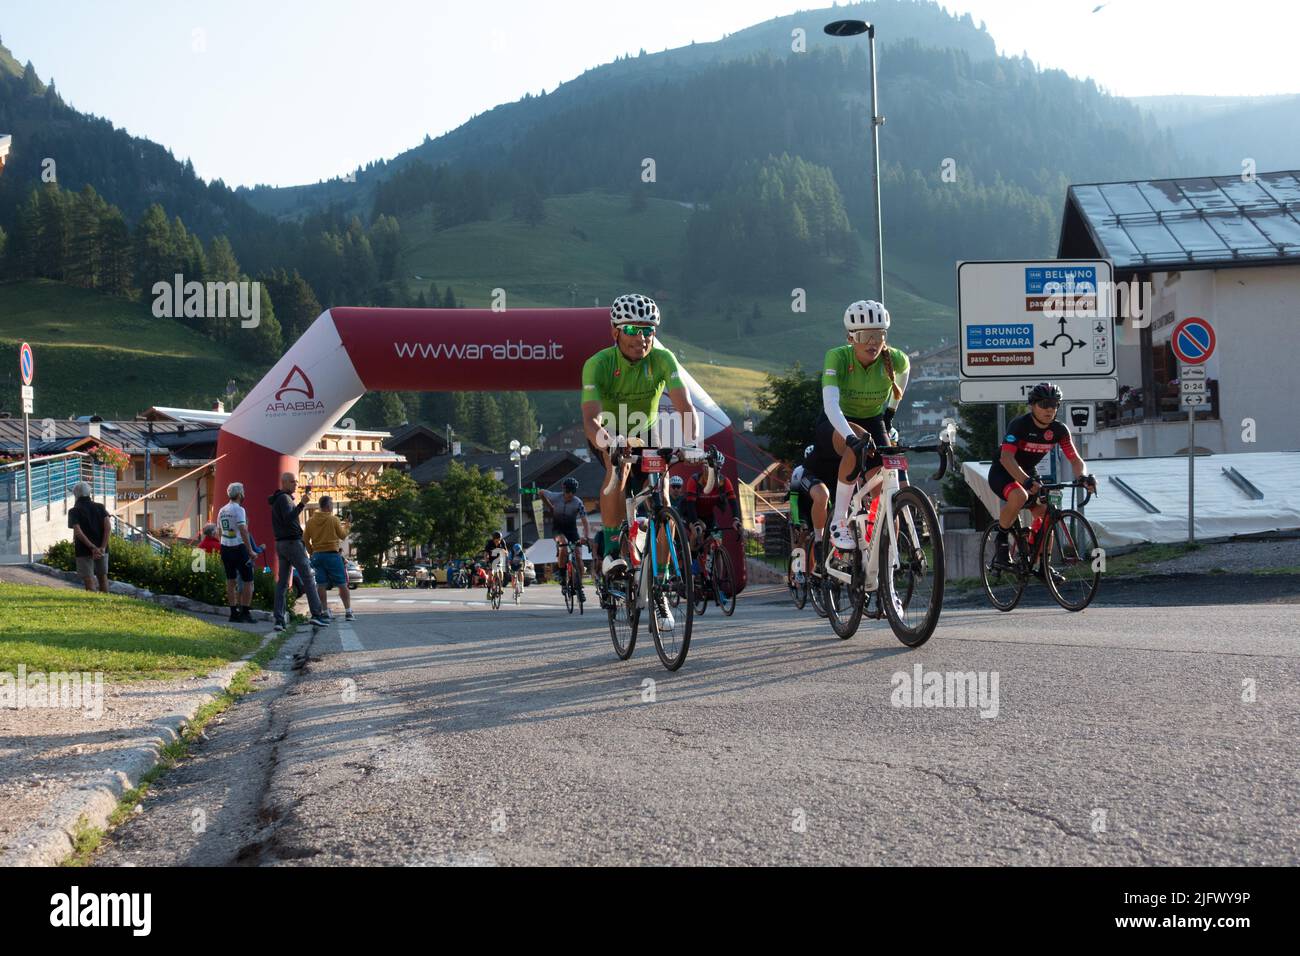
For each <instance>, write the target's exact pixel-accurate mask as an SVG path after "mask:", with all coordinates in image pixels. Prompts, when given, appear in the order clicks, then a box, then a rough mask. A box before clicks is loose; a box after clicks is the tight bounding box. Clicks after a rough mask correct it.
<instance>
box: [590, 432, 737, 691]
mask: <svg viewBox="0 0 1300 956" xmlns="http://www.w3.org/2000/svg"><path fill="white" fill-rule="evenodd" d="M633 441H635V439H634V440H633ZM610 459H611V461H612V462H613V465H614V468H615V477H614V479H612V481H611V484H610V485H609V487H607V488H606V489H605V492H606V493H609V492H612V491H613V489H614V487H615V486H614V484H613V482H614V481H617V475H618V469H619V468H620V467H621V466H622V465H623V464H624V463H630V464H631V465H632V466H633V467H639V468H640V469H641V471H642V472H643V473H645V475H646V483H645V486H644V487H643V488H642V489H641V490H640V491H639V492H637V493H636V494H635V495H629V496H628V498H627V501H626V515H627V517H626V518H625V519H624V521H623V523H622V525H621V526H620V528H619V551H620V555H621V556H622V558H623V561H624V562H625V563H626V567H625V568H624V569H622V570H620V571H618V572H616V573H614V574H610V575H605V576H603V580H602V581H601V583H600V585H599V588H600V591H599V593H600V595H601V606H602V607H603V608H604V609H605V611H606V613H607V615H608V617H609V636H610V640H611V641H612V642H613V644H614V653H615V654H616V655H618V657H619V659H620V660H627V659H628V658H629V657H631V656H632V651H633V650H634V649H635V648H636V639H637V630H638V628H639V626H640V621H641V612H642V610H644V609H647V608H648V609H650V614H649V615H648V617H649V626H650V634H651V636H652V637H653V638H654V642H655V650H656V651H657V652H658V654H659V660H660V661H661V662H662V663H663V665H664V667H666V668H667V669H668V670H670V671H675V670H677V669H678V668H679V667H681V666H682V664H683V663H685V661H686V653H687V651H688V650H689V649H690V646H691V628H692V626H693V623H694V615H695V606H694V600H693V596H692V584H693V581H692V575H691V546H690V537H689V535H688V534H687V528H686V521H685V519H683V518H682V516H681V515H680V514H679V513H678V512H677V510H676V509H674V508H673V507H671V506H670V505H668V504H666V503H665V502H664V500H663V493H662V486H661V485H660V480H661V476H662V475H663V474H665V473H666V472H667V470H668V468H669V467H670V466H671V465H673V464H676V463H678V462H701V461H709V462H710V463H711V464H712V465H713V467H715V468H717V467H719V464H720V463H719V458H718V453H717V450H716V449H710V450H708V451H704V452H702V451H699V450H696V449H675V448H655V449H651V448H645V447H643V446H641V445H637V444H631V443H629V445H626V446H618V447H616V448H613V449H611V450H610ZM642 505H645V506H646V507H647V509H648V510H649V514H648V515H647V516H646V517H643V518H639V517H637V510H638V509H639V508H640V507H641V506H642ZM674 594H676V596H677V598H678V600H679V607H678V610H679V613H680V614H681V615H682V617H683V618H684V620H683V621H678V620H677V618H676V616H674V614H673V612H672V609H671V604H672V597H673V595H674Z"/></svg>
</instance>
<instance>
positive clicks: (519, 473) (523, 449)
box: [510, 438, 533, 548]
mask: <svg viewBox="0 0 1300 956" xmlns="http://www.w3.org/2000/svg"><path fill="white" fill-rule="evenodd" d="M532 453H533V450H532V449H531V448H529V447H528V446H527V445H521V444H519V440H518V439H517V438H516V439H513V440H512V441H511V442H510V460H511V461H513V462H514V463H515V488H516V489H518V492H519V496H518V498H517V500H516V502H515V503H516V505H517V507H518V510H517V511H516V512H515V533H516V534H518V535H519V538H518V541H519V547H521V548H522V547H523V546H524V459H525V458H527V457H528V456H529V455H531V454H532Z"/></svg>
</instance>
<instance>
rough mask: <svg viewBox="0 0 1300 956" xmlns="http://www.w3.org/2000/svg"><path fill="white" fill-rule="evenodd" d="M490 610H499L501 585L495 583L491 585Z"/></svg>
mask: <svg viewBox="0 0 1300 956" xmlns="http://www.w3.org/2000/svg"><path fill="white" fill-rule="evenodd" d="M492 610H494V611H499V610H501V585H499V584H496V583H495V582H494V583H493V585H492Z"/></svg>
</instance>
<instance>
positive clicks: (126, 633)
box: [0, 583, 261, 681]
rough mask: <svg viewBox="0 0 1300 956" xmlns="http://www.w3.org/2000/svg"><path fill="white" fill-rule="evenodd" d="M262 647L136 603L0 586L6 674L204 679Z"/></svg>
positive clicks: (0, 642) (0, 655) (235, 633)
mask: <svg viewBox="0 0 1300 956" xmlns="http://www.w3.org/2000/svg"><path fill="white" fill-rule="evenodd" d="M260 640H261V636H260V635H257V634H248V633H245V632H244V631H240V630H236V629H234V628H227V627H218V626H217V625H215V624H209V623H207V622H206V621H200V620H198V619H196V618H193V617H190V616H189V615H186V614H181V613H179V612H177V611H172V610H170V609H168V608H163V607H158V606H157V605H155V604H150V603H149V602H147V601H139V600H136V599H135V598H128V597H122V596H119V595H116V594H92V593H90V592H87V591H78V590H74V589H72V588H50V587H42V586H39V585H23V584H3V583H0V671H7V672H10V673H12V672H15V671H16V670H17V668H18V665H19V664H24V665H26V667H27V670H28V671H33V672H34V671H45V672H47V673H48V672H53V671H78V672H91V673H95V672H102V673H103V674H104V679H105V680H108V681H124V680H166V679H172V678H177V677H198V676H201V675H203V674H208V673H210V672H211V671H213V670H215V669H216V668H218V667H220V666H222V665H223V664H228V663H230V662H231V661H237V660H239V659H240V658H241V657H243V656H244V655H245V654H247V653H248V652H249V651H251V650H253V649H254V648H255V647H257V645H258V642H259V641H260Z"/></svg>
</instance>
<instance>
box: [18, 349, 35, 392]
mask: <svg viewBox="0 0 1300 956" xmlns="http://www.w3.org/2000/svg"><path fill="white" fill-rule="evenodd" d="M18 371H19V372H20V373H21V374H22V377H23V384H24V385H30V384H32V374H33V373H34V372H35V371H36V358H35V356H33V355H32V347H31V346H30V345H28V344H27V343H26V342H24V343H23V344H22V345H20V346H18Z"/></svg>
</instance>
